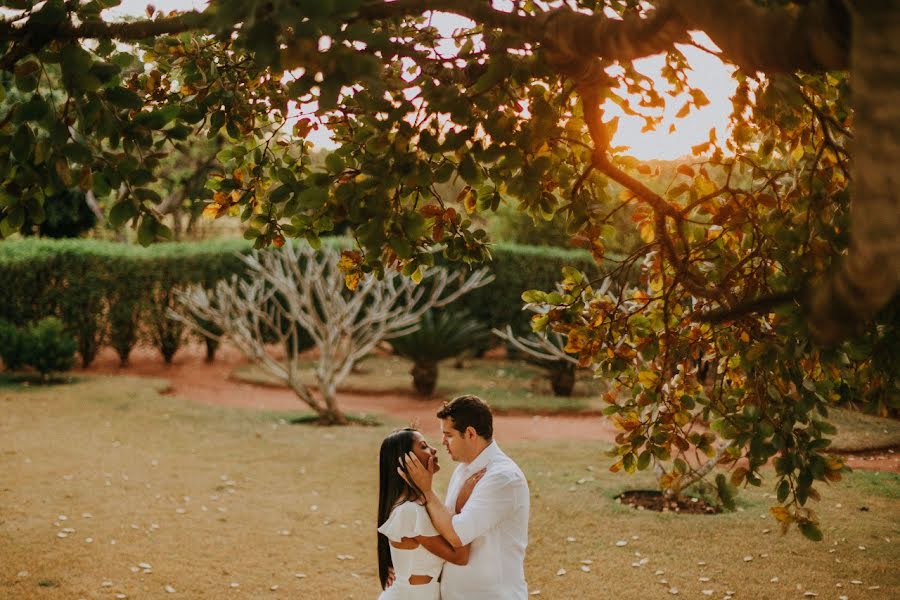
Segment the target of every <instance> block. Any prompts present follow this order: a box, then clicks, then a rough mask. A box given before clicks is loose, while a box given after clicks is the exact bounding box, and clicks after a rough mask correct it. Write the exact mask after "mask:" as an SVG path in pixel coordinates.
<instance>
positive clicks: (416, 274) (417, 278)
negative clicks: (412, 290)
mask: <svg viewBox="0 0 900 600" xmlns="http://www.w3.org/2000/svg"><path fill="white" fill-rule="evenodd" d="M422 277H423V273H422V267H419V268H418V269H416V270H415V271H413V272H412V275H410V276H409V278H410V279H412V280H413V281H414V282H416V283H421V281H422Z"/></svg>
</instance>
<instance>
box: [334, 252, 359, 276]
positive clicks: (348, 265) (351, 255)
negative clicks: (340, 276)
mask: <svg viewBox="0 0 900 600" xmlns="http://www.w3.org/2000/svg"><path fill="white" fill-rule="evenodd" d="M361 261H362V257H361V256H360V255H359V253H358V252H352V251H350V250H344V251H343V252H341V258H340V260H339V261H338V269H340V270H341V272H342V273H349V272H350V271H352V270H353V269H355V268H356V265H358V264H359V263H360V262H361Z"/></svg>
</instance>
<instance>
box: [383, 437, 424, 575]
mask: <svg viewBox="0 0 900 600" xmlns="http://www.w3.org/2000/svg"><path fill="white" fill-rule="evenodd" d="M414 433H416V430H415V429H413V428H411V427H407V428H405V429H398V430H397V431H394V432H393V433H391V434H390V435H389V436H387V437H386V438H384V441H383V442H381V452H380V453H379V457H378V526H379V527H381V526H382V525H384V523H385V521H387V520H388V517H390V516H391V511H392V510H393V509H394V506H396V504H397V501H398V500H400V499H401V498H406V499H408V500H416V499H419V498H421V497H422V492H421V490H419V488H417V487H415V486H414V485H411V484H409V483H406V481H405V480H404V479H403V478H402V477H400V474H399V473H397V467H400V468H401V469H403V471H404V472H406V466H405V465H403V464H401V463H400V457H401V456H403V455H405V454H406V453H407V452H411V451H412V448H413V439H414V438H413V434H414ZM393 566H394V563H393V562H392V561H391V546H390V542H389V541H388V539H387V536H385V535H384V534H382V533H380V532H379V533H378V576H379V577H380V578H381V589H384V587H385V585H386V584H387V578H388V569H390V568H392V567H393Z"/></svg>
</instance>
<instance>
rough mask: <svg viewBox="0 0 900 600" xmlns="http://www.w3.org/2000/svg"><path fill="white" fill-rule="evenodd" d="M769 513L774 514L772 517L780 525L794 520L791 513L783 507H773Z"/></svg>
mask: <svg viewBox="0 0 900 600" xmlns="http://www.w3.org/2000/svg"><path fill="white" fill-rule="evenodd" d="M769 512H770V513H772V516H773V517H775V520H776V521H778V522H779V523H790V522H791V521H792V520H793V518H794V517H793V516H792V515H791V512H790V511H789V510H788V509H786V508H785V507H783V506H773V507H772V508H770V509H769Z"/></svg>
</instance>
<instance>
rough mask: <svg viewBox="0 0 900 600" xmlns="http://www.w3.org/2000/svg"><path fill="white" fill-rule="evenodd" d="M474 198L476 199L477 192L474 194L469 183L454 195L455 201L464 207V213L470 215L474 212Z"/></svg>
mask: <svg viewBox="0 0 900 600" xmlns="http://www.w3.org/2000/svg"><path fill="white" fill-rule="evenodd" d="M476 200H478V194H476V193H475V190H473V189H472V186H469V185H467V186H466V187H464V188H463V189H462V191H461V192H460V193H459V195H458V196H457V197H456V201H457V202H459V203H460V204H462V205H463V206H464V207H465V208H466V213H468V214H470V215H471V214H472V213H474V212H475V201H476Z"/></svg>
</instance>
